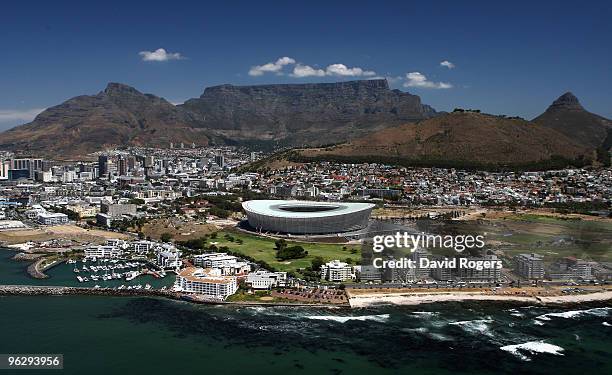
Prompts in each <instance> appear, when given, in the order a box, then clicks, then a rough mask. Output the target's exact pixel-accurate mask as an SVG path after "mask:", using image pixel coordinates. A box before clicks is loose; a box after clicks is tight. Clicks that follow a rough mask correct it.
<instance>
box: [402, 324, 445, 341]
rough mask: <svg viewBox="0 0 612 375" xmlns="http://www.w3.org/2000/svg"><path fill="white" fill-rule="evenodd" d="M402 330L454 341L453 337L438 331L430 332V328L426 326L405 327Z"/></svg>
mask: <svg viewBox="0 0 612 375" xmlns="http://www.w3.org/2000/svg"><path fill="white" fill-rule="evenodd" d="M402 331H404V332H416V333H419V334H422V335H424V336H427V337H429V338H432V339H434V340H436V341H453V339H452V338H450V337H448V336H445V335H443V334H441V333H437V332H430V331H429V329H427V328H425V327H419V328H403V329H402Z"/></svg>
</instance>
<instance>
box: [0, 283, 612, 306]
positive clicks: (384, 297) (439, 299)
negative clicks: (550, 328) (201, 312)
mask: <svg viewBox="0 0 612 375" xmlns="http://www.w3.org/2000/svg"><path fill="white" fill-rule="evenodd" d="M42 295H48V296H70V295H73V296H75V295H93V296H108V297H161V298H167V299H172V300H177V301H184V302H188V303H195V304H208V305H227V306H261V307H279V306H284V307H306V308H334V309H337V308H349V309H359V308H375V307H382V306H387V307H388V306H417V305H423V304H433V303H444V302H484V301H489V302H517V303H524V304H528V305H542V306H545V305H565V304H567V305H576V304H581V303H591V302H605V301H612V290H605V291H598V292H593V293H589V294H581V295H563V296H547V297H539V296H538V297H536V296H514V295H490V294H478V293H469V292H465V293H461V292H459V293H444V294H443V293H437V294H436V293H412V294H406V293H402V294H400V293H386V294H383V293H380V294H365V295H360V296H350V295H349V304H348V305H337V304H336V305H331V304H305V303H282V302H280V303H274V302H227V301H214V300H197V299H193V298H189V295H185V294H181V293H177V292H172V291H160V290H130V291H128V290H116V289H105V288H101V289H96V288H82V287H66V286H25V285H0V296H42Z"/></svg>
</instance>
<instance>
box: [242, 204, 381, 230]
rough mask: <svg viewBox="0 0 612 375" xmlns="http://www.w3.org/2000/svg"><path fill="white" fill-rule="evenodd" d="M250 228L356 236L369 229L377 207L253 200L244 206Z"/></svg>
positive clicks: (370, 205)
mask: <svg viewBox="0 0 612 375" xmlns="http://www.w3.org/2000/svg"><path fill="white" fill-rule="evenodd" d="M242 208H244V211H245V212H246V215H247V219H248V221H249V225H250V226H251V227H252V228H254V229H255V230H257V231H264V232H277V233H290V234H332V233H343V232H352V231H356V230H359V229H363V228H365V227H366V226H367V225H368V220H369V218H370V214H371V213H372V208H374V205H373V204H370V203H344V202H310V201H291V200H252V201H246V202H244V203H242Z"/></svg>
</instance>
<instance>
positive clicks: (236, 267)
mask: <svg viewBox="0 0 612 375" xmlns="http://www.w3.org/2000/svg"><path fill="white" fill-rule="evenodd" d="M193 264H194V265H196V266H198V267H203V268H218V269H220V270H221V273H222V274H223V275H232V276H242V275H246V274H247V273H249V272H250V271H251V266H250V265H249V264H248V263H247V262H242V261H240V260H239V259H238V258H237V257H235V256H233V255H228V254H226V253H209V254H199V255H195V256H194V257H193Z"/></svg>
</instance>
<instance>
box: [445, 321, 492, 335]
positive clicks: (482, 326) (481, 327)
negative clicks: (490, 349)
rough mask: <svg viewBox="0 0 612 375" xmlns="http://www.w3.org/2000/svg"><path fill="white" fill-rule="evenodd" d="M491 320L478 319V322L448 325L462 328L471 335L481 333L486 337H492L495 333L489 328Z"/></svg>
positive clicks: (461, 322) (460, 322) (459, 322)
mask: <svg viewBox="0 0 612 375" xmlns="http://www.w3.org/2000/svg"><path fill="white" fill-rule="evenodd" d="M492 322H493V320H491V319H476V320H461V321H458V322H452V323H448V324H449V325H454V326H460V327H461V328H462V329H463V330H464V331H466V332H469V333H479V334H483V335H486V336H492V335H493V332H491V329H490V328H489V323H492Z"/></svg>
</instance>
